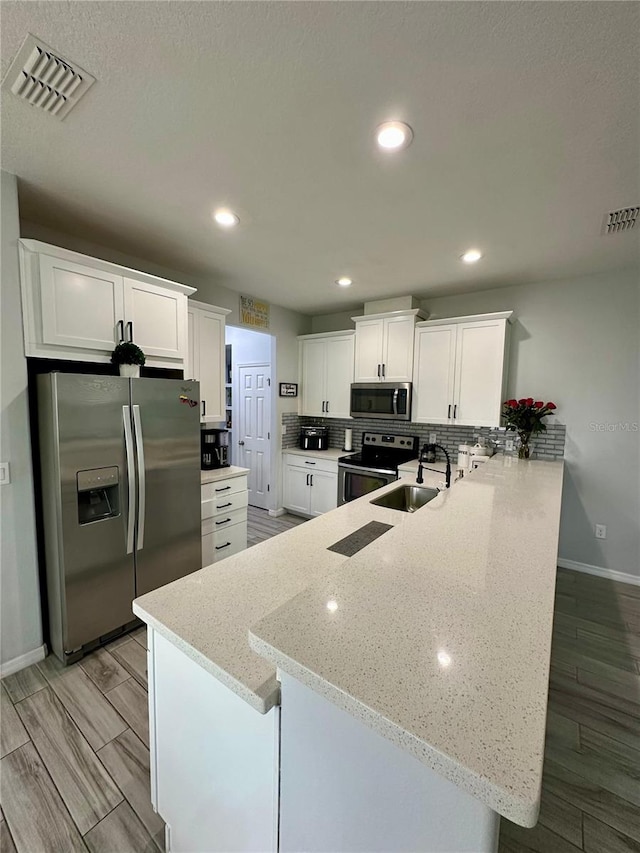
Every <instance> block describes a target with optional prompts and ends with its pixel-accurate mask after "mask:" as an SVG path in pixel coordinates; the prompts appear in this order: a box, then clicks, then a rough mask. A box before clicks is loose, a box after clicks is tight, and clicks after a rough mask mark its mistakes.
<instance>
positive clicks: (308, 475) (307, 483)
mask: <svg viewBox="0 0 640 853" xmlns="http://www.w3.org/2000/svg"><path fill="white" fill-rule="evenodd" d="M310 476H311V475H310V474H307V482H306V484H305V485H307V486H308V485H309V477H310Z"/></svg>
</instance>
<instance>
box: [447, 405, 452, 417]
mask: <svg viewBox="0 0 640 853" xmlns="http://www.w3.org/2000/svg"><path fill="white" fill-rule="evenodd" d="M447 419H448V420H451V403H449V408H448V409H447Z"/></svg>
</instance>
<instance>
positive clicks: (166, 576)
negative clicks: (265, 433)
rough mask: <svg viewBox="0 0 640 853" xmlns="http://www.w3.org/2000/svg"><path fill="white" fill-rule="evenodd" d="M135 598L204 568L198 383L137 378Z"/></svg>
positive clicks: (134, 386)
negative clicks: (137, 497)
mask: <svg viewBox="0 0 640 853" xmlns="http://www.w3.org/2000/svg"><path fill="white" fill-rule="evenodd" d="M131 404H132V410H133V423H134V440H135V444H136V469H137V471H138V477H139V500H138V520H137V529H136V550H135V558H136V595H144V593H146V592H150V591H151V590H153V589H157V588H158V587H159V586H163V585H164V584H167V583H170V582H171V581H173V580H176V579H177V578H181V577H183V576H184V575H188V574H189V573H190V572H193V571H195V570H196V569H199V568H200V566H201V562H202V558H201V530H200V525H201V522H200V501H201V496H200V492H201V485H200V483H201V477H200V390H199V385H198V383H197V382H190V381H188V380H187V381H182V380H178V379H132V380H131Z"/></svg>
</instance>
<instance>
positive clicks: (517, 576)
mask: <svg viewBox="0 0 640 853" xmlns="http://www.w3.org/2000/svg"><path fill="white" fill-rule="evenodd" d="M433 476H435V477H436V478H437V477H438V475H437V474H435V475H433ZM562 478H563V461H562V460H559V461H553V462H545V461H519V460H517V459H513V458H511V457H503V456H495V457H493V459H491V460H490V461H489V462H487V463H486V464H485V465H484V466H483V467H482V468H479V469H477V470H475V471H473V472H471V473H470V474H468V475H467V476H466V477H465V478H464V479H463V480H461V481H459V482H457V483H455V484H454V485H453V487H452V488H451V489H450V490H449V491H447V492H444V493H441V494H440V495H439V496H438V497H437V498H436V499H434V500H433V501H432V502H430V503H429V504H427V505H426V506H425V507H423V508H422V509H421V510H419V511H418V512H416V513H414V514H412V515H408V516H405V518H406V521H405V522H404V523H401V524H399V525H398V526H397V527H396V528H395V529H394V530H391V531H389V532H388V533H386V534H385V535H384V536H382V537H381V538H380V539H377V540H376V541H375V542H373V543H372V544H371V545H369V546H368V547H367V548H366V549H365V550H363V551H361V552H360V553H359V554H356V555H355V556H354V557H352V558H351V559H350V560H349V567H348V571H344V569H341V567H337V571H336V570H334V571H329V572H328V573H325V574H323V576H322V577H319V578H318V580H317V581H316V582H315V583H314V584H312V585H310V586H309V587H307V588H306V589H305V590H304V591H302V592H301V593H300V594H299V595H297V596H296V597H295V598H293V599H291V600H290V601H288V602H287V603H286V604H284V605H283V606H282V607H280V608H279V609H278V610H277V611H275V612H274V613H271V614H269V615H268V616H267V617H266V618H264V619H263V620H262V621H261V622H259V623H257V624H256V625H254V626H253V627H252V628H251V630H250V640H249V641H250V644H251V646H252V648H253V649H255V650H256V651H257V652H259V653H260V654H262V655H264V656H265V658H266V659H267V660H268V661H270V662H271V663H272V664H273V665H275V666H277V667H278V668H280V669H281V670H282V671H284V672H286V673H288V674H289V675H291V676H293V677H294V678H296V679H298V680H299V681H301V682H302V683H303V684H306V685H307V686H309V687H310V688H312V689H313V690H315V691H316V692H317V693H318V694H320V695H322V696H324V697H325V698H327V699H328V700H329V701H331V702H333V703H334V704H335V705H337V706H338V707H340V708H342V709H344V710H345V711H347V712H348V713H350V714H351V715H352V716H354V717H355V718H356V719H358V720H360V721H361V722H363V723H364V724H365V725H367V726H369V727H370V728H372V729H374V730H375V731H377V732H379V733H380V734H381V735H382V736H384V737H385V738H387V739H389V740H390V741H392V742H393V743H395V744H396V745H397V746H398V747H400V748H401V749H403V750H406V751H407V752H409V753H410V754H412V755H414V756H415V757H416V758H417V759H418V760H420V761H422V762H423V763H424V764H426V765H427V766H429V767H430V768H432V769H433V770H435V771H436V772H438V773H439V774H440V775H442V776H444V777H445V778H446V779H449V780H451V781H452V782H453V783H455V784H456V785H458V786H459V787H460V788H462V789H463V790H465V791H467V792H468V793H470V794H471V795H472V796H474V797H476V798H477V799H479V800H480V801H482V802H483V803H485V804H486V805H487V806H489V807H490V808H491V809H493V810H495V811H496V812H498V813H500V814H501V815H504V816H505V817H507V818H509V819H510V820H513V821H515V822H516V823H519V824H521V825H523V826H533V825H534V824H535V823H536V821H537V817H538V811H539V802H540V788H541V782H542V765H543V757H544V739H545V722H546V712H547V690H548V680H549V657H550V651H551V635H552V628H553V610H554V590H555V576H556V561H557V552H558V529H559V521H560V504H561V493H562ZM427 484H428V480H427V473H426V472H425V485H427ZM387 488H393V485H392V486H390V487H387ZM360 500H361V501H362V500H365V499H364V498H362V499H360ZM356 503H360V501H358V502H356ZM332 514H333V513H330V514H329V515H332ZM335 515H336V517H337V515H339V511H338V512H337V513H336V514H335ZM396 515H404V514H403V513H396ZM328 604H331V606H330V607H328V606H327V605H328Z"/></svg>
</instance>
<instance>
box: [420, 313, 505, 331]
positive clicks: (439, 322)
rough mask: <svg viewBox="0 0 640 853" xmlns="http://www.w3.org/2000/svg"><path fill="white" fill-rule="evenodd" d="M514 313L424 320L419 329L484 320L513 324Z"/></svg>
mask: <svg viewBox="0 0 640 853" xmlns="http://www.w3.org/2000/svg"><path fill="white" fill-rule="evenodd" d="M512 316H513V311H494V312H493V313H491V314H467V315H465V316H464V317H439V318H438V319H437V320H423V321H422V322H421V323H417V324H416V327H417V328H424V327H425V326H448V325H450V324H451V323H475V322H482V320H506V321H507V322H511V317H512Z"/></svg>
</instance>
